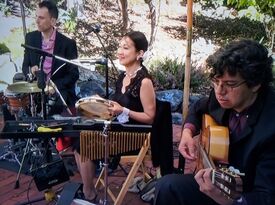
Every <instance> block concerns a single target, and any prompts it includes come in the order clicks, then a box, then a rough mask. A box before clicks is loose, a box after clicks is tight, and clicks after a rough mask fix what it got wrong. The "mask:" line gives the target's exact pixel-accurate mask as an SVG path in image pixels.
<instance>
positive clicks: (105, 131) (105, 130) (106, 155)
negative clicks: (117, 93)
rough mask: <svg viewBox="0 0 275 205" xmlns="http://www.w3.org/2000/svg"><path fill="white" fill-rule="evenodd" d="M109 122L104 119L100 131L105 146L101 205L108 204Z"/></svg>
mask: <svg viewBox="0 0 275 205" xmlns="http://www.w3.org/2000/svg"><path fill="white" fill-rule="evenodd" d="M110 124H111V121H109V120H105V121H104V128H103V131H102V135H103V137H104V146H105V150H104V163H103V169H104V183H105V187H104V200H103V201H101V200H100V203H99V204H102V205H108V200H107V197H108V166H109V162H108V160H109V136H108V130H109V128H110Z"/></svg>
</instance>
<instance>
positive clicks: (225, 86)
mask: <svg viewBox="0 0 275 205" xmlns="http://www.w3.org/2000/svg"><path fill="white" fill-rule="evenodd" d="M244 83H246V81H245V80H243V81H240V82H234V81H232V82H231V81H229V82H224V83H219V80H217V79H216V78H213V79H212V80H211V84H212V86H213V88H214V89H217V88H218V87H219V86H221V88H222V89H225V90H227V91H228V90H229V91H232V90H233V89H234V88H237V87H239V86H241V85H242V84H244Z"/></svg>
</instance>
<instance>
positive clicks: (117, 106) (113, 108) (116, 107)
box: [108, 100, 123, 116]
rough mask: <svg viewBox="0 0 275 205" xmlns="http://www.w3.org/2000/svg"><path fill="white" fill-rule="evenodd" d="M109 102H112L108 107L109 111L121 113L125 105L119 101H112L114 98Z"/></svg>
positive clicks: (116, 113)
mask: <svg viewBox="0 0 275 205" xmlns="http://www.w3.org/2000/svg"><path fill="white" fill-rule="evenodd" d="M109 102H110V106H109V107H108V111H109V112H110V113H111V114H112V115H113V116H115V115H119V114H120V113H122V111H123V107H122V106H121V105H120V104H119V103H117V102H115V101H112V100H110V101H109Z"/></svg>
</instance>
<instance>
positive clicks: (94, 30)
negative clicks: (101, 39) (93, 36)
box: [85, 23, 101, 35]
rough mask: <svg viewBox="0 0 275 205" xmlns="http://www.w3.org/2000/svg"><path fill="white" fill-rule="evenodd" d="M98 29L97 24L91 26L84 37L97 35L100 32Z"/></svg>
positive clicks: (98, 25) (99, 27)
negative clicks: (91, 34)
mask: <svg viewBox="0 0 275 205" xmlns="http://www.w3.org/2000/svg"><path fill="white" fill-rule="evenodd" d="M100 29H101V25H100V24H99V23H97V24H95V25H93V26H91V28H90V29H88V31H87V32H86V33H85V35H88V34H90V33H92V32H93V33H99V32H100Z"/></svg>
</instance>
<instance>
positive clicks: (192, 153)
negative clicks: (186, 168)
mask: <svg viewBox="0 0 275 205" xmlns="http://www.w3.org/2000/svg"><path fill="white" fill-rule="evenodd" d="M178 149H179V152H180V153H181V154H182V156H183V157H184V158H186V159H189V160H196V159H197V146H196V143H195V141H194V139H193V136H192V131H191V130H190V129H188V128H185V129H184V130H183V131H182V133H181V141H180V144H179V148H178Z"/></svg>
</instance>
